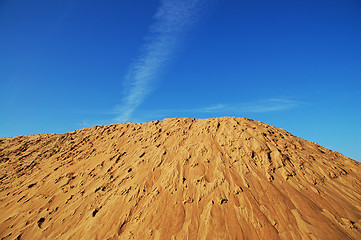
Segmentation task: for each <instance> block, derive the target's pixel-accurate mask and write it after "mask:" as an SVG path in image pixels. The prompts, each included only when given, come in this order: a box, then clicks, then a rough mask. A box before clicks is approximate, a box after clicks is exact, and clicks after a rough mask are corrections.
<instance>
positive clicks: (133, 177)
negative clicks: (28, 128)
mask: <svg viewBox="0 0 361 240" xmlns="http://www.w3.org/2000/svg"><path fill="white" fill-rule="evenodd" d="M360 228H361V163H360V162H357V161H355V160H352V159H350V158H347V157H345V156H343V155H342V154H340V153H337V152H334V151H331V150H328V149H326V148H323V147H321V146H320V145H318V144H316V143H313V142H310V141H307V140H304V139H301V138H298V137H296V136H293V135H292V134H290V133H288V132H287V131H285V130H283V129H279V128H276V127H273V126H270V125H267V124H265V123H262V122H258V121H253V120H249V119H245V118H213V119H189V118H174V119H165V120H163V121H153V122H149V123H142V124H140V123H123V124H117V125H107V126H96V127H91V128H85V129H81V130H78V131H74V132H69V133H65V134H61V135H57V134H46V135H45V134H42V135H29V136H20V137H13V138H1V139H0V239H287V240H288V239H361V229H360Z"/></svg>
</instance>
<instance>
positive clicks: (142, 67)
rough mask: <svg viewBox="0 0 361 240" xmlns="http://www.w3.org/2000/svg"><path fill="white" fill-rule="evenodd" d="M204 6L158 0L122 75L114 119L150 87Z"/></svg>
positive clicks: (201, 0)
mask: <svg viewBox="0 0 361 240" xmlns="http://www.w3.org/2000/svg"><path fill="white" fill-rule="evenodd" d="M205 7H206V0H162V1H161V5H160V7H159V8H158V10H157V13H156V15H155V16H154V23H153V24H152V25H151V27H150V30H149V34H148V36H147V38H146V39H147V40H146V42H145V44H144V45H143V47H142V48H141V54H140V56H139V57H138V58H137V59H136V60H135V61H134V62H133V64H132V65H131V66H130V69H129V71H128V74H127V75H126V79H125V83H126V93H125V96H124V98H123V100H122V103H121V105H119V106H118V107H117V109H116V112H117V117H116V119H115V121H117V122H125V121H128V120H129V118H130V117H131V115H132V113H133V112H134V111H135V110H136V109H137V108H138V106H139V105H140V104H141V103H142V102H143V101H144V100H145V98H146V97H147V96H148V95H149V94H150V93H151V92H152V91H153V90H154V89H153V86H154V83H155V82H156V80H157V79H158V78H159V77H160V75H161V73H162V72H163V70H164V68H165V67H166V66H167V64H169V62H171V61H172V60H173V58H174V55H175V53H176V51H177V49H178V48H179V47H180V46H181V45H182V43H183V42H184V39H185V37H186V35H187V33H188V32H189V31H190V30H191V29H192V28H193V26H194V25H195V24H196V23H197V21H198V20H199V19H200V17H201V16H202V15H203V13H204V9H205Z"/></svg>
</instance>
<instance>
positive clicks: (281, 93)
mask: <svg viewBox="0 0 361 240" xmlns="http://www.w3.org/2000/svg"><path fill="white" fill-rule="evenodd" d="M0 84H1V85H0V86H1V87H0V96H1V100H2V101H1V104H0V136H1V137H9V136H17V135H25V134H36V133H64V132H67V131H73V130H76V129H80V128H83V127H88V126H93V125H101V124H111V123H118V122H126V121H133V122H145V121H152V120H157V119H158V120H162V119H164V118H168V117H194V118H209V117H218V116H236V117H247V118H252V119H255V120H259V121H263V122H265V123H268V124H271V125H274V126H276V127H280V128H284V129H286V130H287V131H289V132H291V133H292V134H294V135H296V136H299V137H302V138H305V139H307V140H310V141H314V142H317V143H319V144H320V145H323V146H325V147H327V148H330V149H332V150H335V151H339V152H341V153H343V154H344V155H346V156H348V157H351V158H354V159H356V160H361V151H360V149H361V2H360V1H359V0H346V1H345V0H312V1H311V0H303V1H298V0H297V1H296V0H295V1H289V0H278V1H268V0H254V1H239V0H222V1H219V0H218V1H217V0H211V1H210V0H183V1H180V0H163V1H158V0H157V1H155V0H154V1H153V0H152V1H149V0H132V1H127V0H126V1H116V0H109V1H95V0H77V1H75V0H62V1H60V0H59V1H47V0H33V1H25V0H2V1H0Z"/></svg>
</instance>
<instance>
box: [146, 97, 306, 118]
mask: <svg viewBox="0 0 361 240" xmlns="http://www.w3.org/2000/svg"><path fill="white" fill-rule="evenodd" d="M304 104H305V103H303V102H300V101H295V100H290V99H288V98H270V99H263V100H257V101H253V102H243V103H230V104H223V103H219V104H215V105H210V106H204V107H200V108H189V109H167V110H165V109H163V110H158V111H152V112H153V114H155V115H158V116H163V115H167V114H169V113H171V114H187V115H198V114H218V115H220V114H227V115H233V114H234V115H239V114H249V113H268V112H276V111H285V110H290V109H293V108H296V107H299V106H302V105H304ZM154 117H156V116H154Z"/></svg>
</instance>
